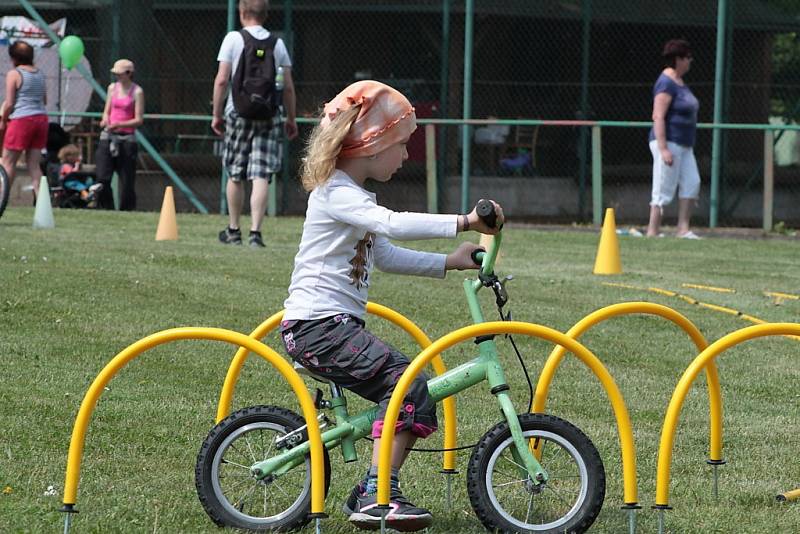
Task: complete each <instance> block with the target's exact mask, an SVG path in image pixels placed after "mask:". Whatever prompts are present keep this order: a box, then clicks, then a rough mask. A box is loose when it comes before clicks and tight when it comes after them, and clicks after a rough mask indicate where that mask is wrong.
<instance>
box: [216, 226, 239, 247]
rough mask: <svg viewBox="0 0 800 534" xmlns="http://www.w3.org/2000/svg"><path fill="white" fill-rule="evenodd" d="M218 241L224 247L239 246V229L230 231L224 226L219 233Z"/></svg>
mask: <svg viewBox="0 0 800 534" xmlns="http://www.w3.org/2000/svg"><path fill="white" fill-rule="evenodd" d="M219 240H220V242H221V243H224V244H226V245H241V244H242V231H241V230H239V229H236V230H231V229H230V227H229V226H226V227H225V229H224V230H223V231H221V232H220V233H219Z"/></svg>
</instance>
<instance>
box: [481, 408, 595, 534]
mask: <svg viewBox="0 0 800 534" xmlns="http://www.w3.org/2000/svg"><path fill="white" fill-rule="evenodd" d="M519 420H520V425H521V427H522V431H523V433H531V432H537V431H544V432H549V433H551V434H555V435H557V436H560V437H561V438H562V439H564V440H566V441H567V442H569V443H570V444H571V445H572V446H573V447H574V448H575V449H576V450H577V452H578V453H579V455H580V457H581V459H582V461H583V463H584V465H585V467H586V471H587V478H588V490H587V495H586V497H585V498H584V499H583V502H582V503H581V505H580V507H579V508H578V511H577V512H576V513H575V515H574V516H572V517H571V518H570V519H569V520H568V521H566V522H565V523H564V524H562V525H560V526H558V527H556V528H552V529H537V528H520V527H519V526H518V525H514V524H513V523H511V522H510V521H508V520H507V519H506V518H505V517H503V514H502V513H501V512H499V511H498V510H497V509H496V507H495V506H494V504H493V503H492V499H491V497H490V496H489V490H488V489H487V487H486V480H487V469H489V467H490V466H489V459H490V458H491V457H492V455H493V454H494V451H495V449H497V448H498V447H500V446H502V445H503V444H504V443H507V441H508V439H509V438H510V436H511V431H510V430H509V428H508V424H507V423H506V422H505V421H503V422H501V423H498V424H496V425H495V426H494V427H492V428H491V429H490V430H489V431H488V432H487V433H486V434H484V436H483V437H482V438H481V440H480V441H479V442H478V445H477V446H476V447H475V450H474V451H473V453H472V456H471V457H470V460H469V466H468V468H467V491H468V494H469V498H470V502H471V504H472V508H473V510H474V511H475V514H476V515H477V516H478V519H479V520H480V521H481V523H483V525H484V526H485V527H486V528H487V529H488V530H490V531H492V532H520V531H522V532H537V533H556V532H561V533H563V532H570V533H572V532H575V533H582V532H585V531H586V530H588V529H589V527H591V525H592V523H594V520H595V519H596V518H597V515H598V514H599V513H600V509H601V508H602V506H603V500H604V499H605V468H604V467H603V461H602V459H601V458H600V454H599V453H598V452H597V449H596V448H595V446H594V444H592V442H591V441H590V440H589V438H588V437H586V435H585V434H584V433H583V432H581V430H580V429H578V428H577V427H576V426H575V425H573V424H571V423H569V422H567V421H565V420H563V419H560V418H558V417H554V416H552V415H545V414H530V413H525V414H521V415H520V416H519ZM544 468H545V470H547V465H544Z"/></svg>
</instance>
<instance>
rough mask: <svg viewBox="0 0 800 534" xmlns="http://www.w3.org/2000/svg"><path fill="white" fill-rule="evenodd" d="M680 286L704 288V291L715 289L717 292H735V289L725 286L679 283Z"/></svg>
mask: <svg viewBox="0 0 800 534" xmlns="http://www.w3.org/2000/svg"><path fill="white" fill-rule="evenodd" d="M681 286H682V287H691V288H694V289H705V290H706V291H716V292H717V293H736V290H735V289H730V288H727V287H715V286H704V285H701V284H681Z"/></svg>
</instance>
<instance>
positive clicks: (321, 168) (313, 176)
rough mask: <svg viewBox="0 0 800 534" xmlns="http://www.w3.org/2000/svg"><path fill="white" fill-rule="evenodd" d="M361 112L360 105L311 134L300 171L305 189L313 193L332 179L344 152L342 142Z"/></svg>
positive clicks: (347, 110) (318, 126)
mask: <svg viewBox="0 0 800 534" xmlns="http://www.w3.org/2000/svg"><path fill="white" fill-rule="evenodd" d="M360 111H361V106H360V105H356V106H352V107H351V108H348V109H346V110H344V111H340V112H339V113H338V114H337V115H336V117H334V118H333V120H331V122H330V124H328V125H327V126H326V127H325V128H323V127H322V126H320V125H319V124H318V125H317V126H316V127H315V128H314V130H313V131H312V132H311V135H310V136H309V138H308V142H307V143H306V149H305V154H304V157H303V167H302V169H301V171H300V181H301V182H302V184H303V189H305V190H306V191H313V190H314V189H315V188H316V187H317V186H320V185H322V184H324V183H325V182H327V181H328V178H330V177H331V175H332V174H333V171H334V169H335V168H336V159H337V158H338V156H339V152H341V150H342V141H344V138H345V137H346V136H347V133H348V132H349V131H350V127H351V126H352V125H353V123H354V122H355V120H356V118H357V117H358V113H359V112H360ZM323 116H324V114H323Z"/></svg>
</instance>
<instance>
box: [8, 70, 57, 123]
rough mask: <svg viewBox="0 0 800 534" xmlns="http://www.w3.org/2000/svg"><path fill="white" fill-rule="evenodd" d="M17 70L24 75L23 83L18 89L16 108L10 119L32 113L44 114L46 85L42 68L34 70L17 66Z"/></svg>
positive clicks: (27, 115)
mask: <svg viewBox="0 0 800 534" xmlns="http://www.w3.org/2000/svg"><path fill="white" fill-rule="evenodd" d="M16 70H17V72H19V75H20V76H22V83H21V84H20V86H19V88H18V89H17V94H16V99H15V102H14V109H13V111H12V112H11V114H10V115H9V116H8V118H9V119H19V118H22V117H30V116H32V115H44V114H46V113H47V110H46V109H45V107H44V95H45V91H46V90H47V89H46V86H45V79H44V74H42V71H41V70H40V69H37V70H35V71H33V72H30V71H27V70H25V69H21V68H19V67H17V69H16Z"/></svg>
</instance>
